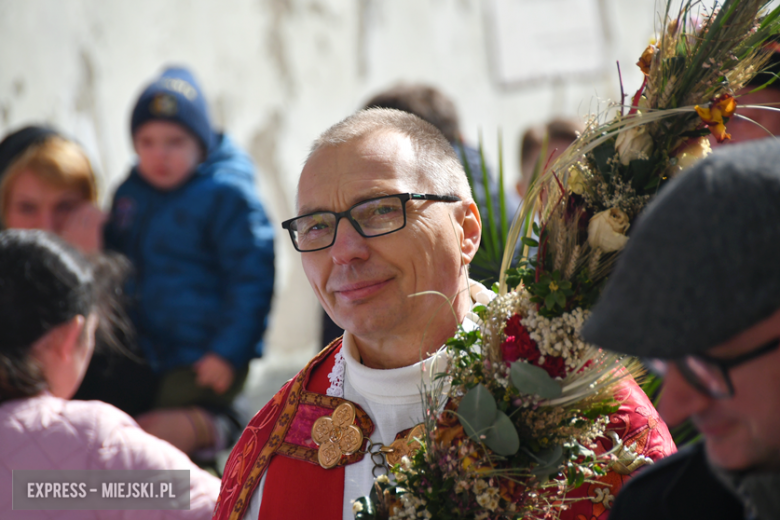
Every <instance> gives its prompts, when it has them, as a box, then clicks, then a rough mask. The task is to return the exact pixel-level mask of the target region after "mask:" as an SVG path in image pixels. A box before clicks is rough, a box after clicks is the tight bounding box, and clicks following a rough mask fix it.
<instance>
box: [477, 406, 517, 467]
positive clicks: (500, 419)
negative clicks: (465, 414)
mask: <svg viewBox="0 0 780 520" xmlns="http://www.w3.org/2000/svg"><path fill="white" fill-rule="evenodd" d="M485 444H486V445H487V447H488V448H490V449H491V450H493V451H494V452H496V453H498V454H499V455H504V456H506V457H508V456H510V455H514V454H515V453H517V450H519V449H520V437H519V436H518V435H517V429H516V428H515V425H514V424H513V423H512V420H511V419H510V418H509V416H507V414H505V413H504V412H502V411H501V410H499V411H498V412H497V413H496V421H495V422H494V423H493V426H491V427H490V429H489V430H488V431H487V433H486V434H485Z"/></svg>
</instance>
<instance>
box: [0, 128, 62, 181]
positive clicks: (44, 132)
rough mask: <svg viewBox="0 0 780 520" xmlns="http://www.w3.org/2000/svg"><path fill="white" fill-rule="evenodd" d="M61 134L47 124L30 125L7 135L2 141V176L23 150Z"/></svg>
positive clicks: (0, 150)
mask: <svg viewBox="0 0 780 520" xmlns="http://www.w3.org/2000/svg"><path fill="white" fill-rule="evenodd" d="M55 135H60V134H59V133H58V132H57V131H56V130H54V129H53V128H49V127H47V126H37V125H30V126H25V127H24V128H20V129H19V130H17V131H15V132H12V133H10V134H8V135H6V136H5V138H4V139H3V140H2V141H0V177H2V175H3V172H4V171H5V170H6V169H7V168H8V167H9V166H10V165H11V163H12V162H14V160H15V159H16V158H17V157H19V156H20V155H21V154H22V152H24V151H25V150H27V148H29V147H30V146H32V145H34V144H39V143H42V142H44V141H45V140H46V139H48V138H49V137H52V136H55Z"/></svg>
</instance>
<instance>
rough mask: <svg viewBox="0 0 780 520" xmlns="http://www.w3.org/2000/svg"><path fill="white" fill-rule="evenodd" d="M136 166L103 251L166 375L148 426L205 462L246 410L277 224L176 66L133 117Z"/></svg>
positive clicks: (248, 171)
mask: <svg viewBox="0 0 780 520" xmlns="http://www.w3.org/2000/svg"><path fill="white" fill-rule="evenodd" d="M130 131H131V136H132V140H133V147H134V149H135V152H136V154H137V156H138V162H137V164H136V165H135V166H134V167H133V168H132V169H131V171H130V174H129V176H128V177H127V178H126V179H125V180H124V181H123V182H122V184H121V185H120V186H119V188H118V189H117V191H116V193H115V194H114V198H113V203H112V206H111V214H110V217H109V220H108V222H107V224H106V227H105V241H106V248H107V249H109V250H112V251H116V252H119V253H121V254H123V255H125V256H126V257H127V258H128V259H129V260H130V262H131V263H132V265H133V267H134V270H133V275H132V276H131V278H130V280H129V282H128V284H127V285H126V288H127V292H128V296H129V297H130V298H131V299H132V308H131V311H130V316H131V319H132V321H133V325H134V326H135V330H136V336H137V338H138V343H139V345H140V347H141V349H142V350H143V352H144V355H145V356H146V359H148V360H149V363H150V364H151V365H152V368H153V369H154V370H155V372H156V373H157V374H158V375H159V377H160V384H159V386H158V388H157V391H156V396H155V399H154V403H153V408H154V409H153V410H152V411H150V412H148V413H146V414H144V415H141V416H139V417H138V422H139V424H140V425H141V427H142V428H144V429H145V430H146V431H148V432H150V433H152V434H154V435H156V436H158V437H160V438H162V439H165V440H167V441H169V442H171V443H172V444H173V445H174V446H177V447H178V448H180V449H181V450H182V451H184V452H186V453H188V454H190V455H192V456H193V457H194V458H195V459H197V460H200V461H202V462H203V463H205V464H209V463H213V461H214V456H215V454H216V451H219V450H221V449H224V448H225V447H228V446H229V445H230V444H231V443H232V441H233V439H234V437H235V436H237V435H238V433H239V432H240V430H241V428H242V427H243V424H244V418H243V417H241V415H240V414H239V413H238V412H237V411H236V409H235V407H234V400H235V398H236V396H237V395H238V394H239V393H240V392H241V390H242V388H243V386H244V382H245V380H246V377H247V373H248V371H249V361H250V360H251V359H252V358H255V357H258V356H260V355H261V354H262V345H263V343H262V339H263V333H264V332H265V329H266V326H267V319H268V313H269V311H270V308H271V296H272V293H273V286H274V246H273V240H274V233H273V230H272V228H271V226H270V224H269V222H268V219H267V218H266V214H265V211H264V209H263V206H262V205H261V203H260V200H259V199H258V196H257V192H256V187H255V168H254V165H253V164H252V161H251V159H250V158H249V156H248V155H247V154H246V153H245V152H244V151H242V150H241V149H239V147H238V146H237V145H236V143H235V142H234V141H233V140H232V139H231V138H230V137H228V136H227V135H225V134H222V133H218V132H216V131H214V129H213V128H212V125H211V120H210V118H209V114H208V107H207V103H206V100H205V98H204V96H203V92H202V90H201V88H200V86H199V84H198V83H197V82H196V81H195V78H194V77H193V75H192V73H191V72H190V71H189V70H187V69H185V68H179V67H171V68H167V69H166V70H165V71H164V72H163V73H162V75H161V76H160V77H158V78H157V79H155V80H154V81H152V82H151V83H150V84H148V85H147V86H146V87H145V88H144V90H143V92H142V93H141V95H140V96H139V98H138V99H137V101H136V103H135V106H134V108H133V112H132V118H131V121H130Z"/></svg>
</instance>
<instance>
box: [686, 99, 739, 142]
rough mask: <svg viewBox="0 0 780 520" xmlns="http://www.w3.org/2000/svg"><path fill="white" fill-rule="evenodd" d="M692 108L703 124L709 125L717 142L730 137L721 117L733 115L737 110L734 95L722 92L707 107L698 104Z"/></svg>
mask: <svg viewBox="0 0 780 520" xmlns="http://www.w3.org/2000/svg"><path fill="white" fill-rule="evenodd" d="M693 108H694V109H695V110H696V113H697V114H699V117H700V118H701V120H702V121H704V124H705V125H707V126H708V127H710V132H711V133H712V135H714V136H715V139H717V140H718V142H719V143H722V142H723V141H725V140H726V139H731V135H730V134H728V133H726V123H724V122H723V118H724V117H731V116H733V115H734V112H735V111H736V110H737V100H736V99H734V97H732V96H730V95H729V94H723V95H722V96H720V97H717V98H715V99H713V100H712V102H711V103H710V106H709V108H702V107H700V106H699V105H696V106H695V107H693Z"/></svg>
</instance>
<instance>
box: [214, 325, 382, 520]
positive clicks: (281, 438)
mask: <svg viewBox="0 0 780 520" xmlns="http://www.w3.org/2000/svg"><path fill="white" fill-rule="evenodd" d="M340 348H341V340H340V339H338V340H336V341H334V342H333V343H331V344H330V345H329V346H328V347H327V348H326V349H325V350H323V351H322V352H320V353H319V354H318V355H317V356H315V358H314V359H312V360H311V361H310V362H309V364H308V365H307V366H306V367H305V368H304V369H303V370H301V371H300V372H299V373H298V375H297V376H296V377H295V378H294V379H292V380H290V381H288V382H287V384H285V385H284V386H283V387H282V389H281V390H279V392H277V394H276V395H275V396H274V398H273V399H272V400H271V401H270V402H269V403H268V404H267V405H265V407H263V409H262V410H260V411H259V412H258V413H257V415H255V417H254V418H253V419H252V420H251V421H250V422H249V424H248V425H247V427H246V429H245V430H244V433H243V434H242V435H241V438H240V439H239V441H238V443H237V444H236V446H235V448H233V451H232V452H231V453H230V457H229V458H228V462H227V464H226V466H225V473H224V476H223V477H222V488H221V490H220V493H219V499H218V500H217V505H216V508H215V510H214V517H213V518H214V520H238V519H241V518H243V516H244V514H245V513H246V510H247V508H248V506H249V501H250V500H251V498H252V495H253V494H254V492H255V489H256V488H257V485H258V484H259V483H260V480H261V478H262V477H263V474H264V473H265V472H266V471H267V472H268V473H269V475H268V477H267V478H266V482H265V487H264V488H263V499H262V502H261V503H260V518H262V519H263V520H277V519H279V520H282V519H284V520H288V519H289V520H296V519H301V520H303V519H309V518H312V515H313V514H314V513H315V512H316V517H317V518H318V519H322V520H341V518H342V511H343V504H344V465H343V464H342V465H340V466H337V467H335V468H333V469H328V470H326V469H323V468H321V467H320V466H319V464H318V462H317V450H316V445H315V444H314V443H313V441H312V440H311V425H312V424H313V423H314V421H315V420H316V419H317V418H318V417H321V416H323V415H328V414H329V413H330V412H331V411H332V410H333V409H335V408H336V406H338V405H339V404H341V403H343V402H344V399H340V398H337V397H330V396H326V395H324V394H325V392H326V391H327V389H328V388H329V387H330V380H329V379H328V375H329V374H330V372H331V370H332V369H333V365H334V364H335V357H336V354H337V353H338V351H339V350H340ZM357 422H358V426H359V427H360V428H361V430H363V433H364V435H365V437H366V438H368V437H369V436H370V435H371V433H372V431H373V424H372V423H371V420H370V419H369V418H368V416H367V415H366V414H365V412H363V411H362V410H361V409H359V407H358V417H357ZM276 455H282V456H281V457H277V456H276ZM362 457H363V455H358V454H355V455H351V456H349V457H345V458H344V459H345V463H353V462H357V461H359V460H361V459H362ZM248 520H255V519H254V518H252V519H248Z"/></svg>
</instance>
